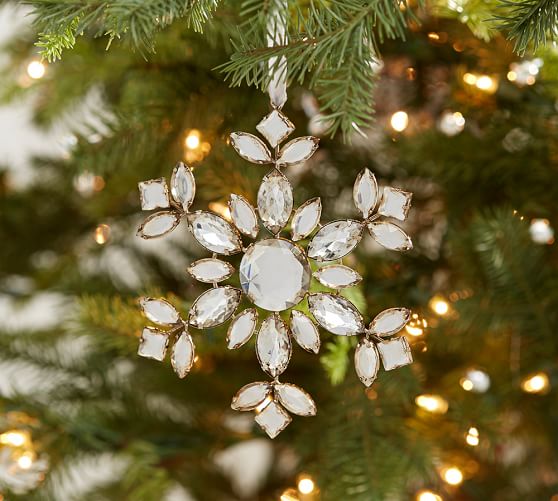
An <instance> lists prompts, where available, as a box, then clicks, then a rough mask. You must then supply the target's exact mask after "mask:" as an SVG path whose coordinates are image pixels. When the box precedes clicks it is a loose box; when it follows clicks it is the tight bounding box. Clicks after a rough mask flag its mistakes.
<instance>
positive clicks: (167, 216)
mask: <svg viewBox="0 0 558 501" xmlns="http://www.w3.org/2000/svg"><path fill="white" fill-rule="evenodd" d="M178 223H180V217H179V216H178V214H175V213H174V212H170V211H161V212H156V213H155V214H151V216H149V217H148V218H147V219H146V220H145V221H144V222H143V224H142V225H141V226H140V227H139V228H138V232H137V234H138V235H139V236H140V237H141V238H145V239H146V240H148V239H150V238H157V237H162V236H163V235H165V234H167V233H169V232H170V231H172V230H174V229H175V228H176V227H177V226H178Z"/></svg>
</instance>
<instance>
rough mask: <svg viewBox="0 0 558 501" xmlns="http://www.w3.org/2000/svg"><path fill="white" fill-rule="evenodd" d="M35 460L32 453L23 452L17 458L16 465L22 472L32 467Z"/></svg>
mask: <svg viewBox="0 0 558 501" xmlns="http://www.w3.org/2000/svg"><path fill="white" fill-rule="evenodd" d="M34 459H35V455H34V454H33V453H32V452H24V453H23V454H22V455H21V456H19V458H17V465H18V466H19V467H20V468H21V469H22V470H28V469H29V468H31V466H33V460H34Z"/></svg>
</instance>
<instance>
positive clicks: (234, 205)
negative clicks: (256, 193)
mask: <svg viewBox="0 0 558 501" xmlns="http://www.w3.org/2000/svg"><path fill="white" fill-rule="evenodd" d="M229 210H230V212H231V218H232V220H233V223H234V225H235V226H236V227H237V228H238V230H239V231H240V232H241V233H244V235H248V236H249V237H252V238H256V236H257V235H258V229H259V228H258V218H257V217H256V211H255V210H254V208H253V207H252V205H251V204H250V202H248V200H246V199H245V198H244V197H242V196H240V195H234V194H232V195H231V199H230V200H229Z"/></svg>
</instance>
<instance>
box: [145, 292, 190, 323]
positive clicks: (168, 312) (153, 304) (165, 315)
mask: <svg viewBox="0 0 558 501" xmlns="http://www.w3.org/2000/svg"><path fill="white" fill-rule="evenodd" d="M139 303H140V306H141V309H142V310H143V314H144V315H145V316H146V317H147V318H148V320H151V321H152V322H154V323H156V324H160V325H173V324H176V323H177V322H178V321H179V320H180V315H179V314H178V311H176V308H175V307H174V306H173V305H172V304H170V303H169V302H167V301H165V300H164V299H153V298H150V297H142V298H141V299H140V300H139Z"/></svg>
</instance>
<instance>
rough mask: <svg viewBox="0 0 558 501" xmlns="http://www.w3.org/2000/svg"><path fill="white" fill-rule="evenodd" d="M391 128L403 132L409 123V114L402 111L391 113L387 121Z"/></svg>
mask: <svg viewBox="0 0 558 501" xmlns="http://www.w3.org/2000/svg"><path fill="white" fill-rule="evenodd" d="M389 123H390V124H391V128H392V129H393V130H395V131H397V132H403V131H404V130H405V129H406V128H407V126H408V125H409V115H407V113H406V112H404V111H396V112H395V113H394V114H393V115H391V119H390V121H389Z"/></svg>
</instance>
